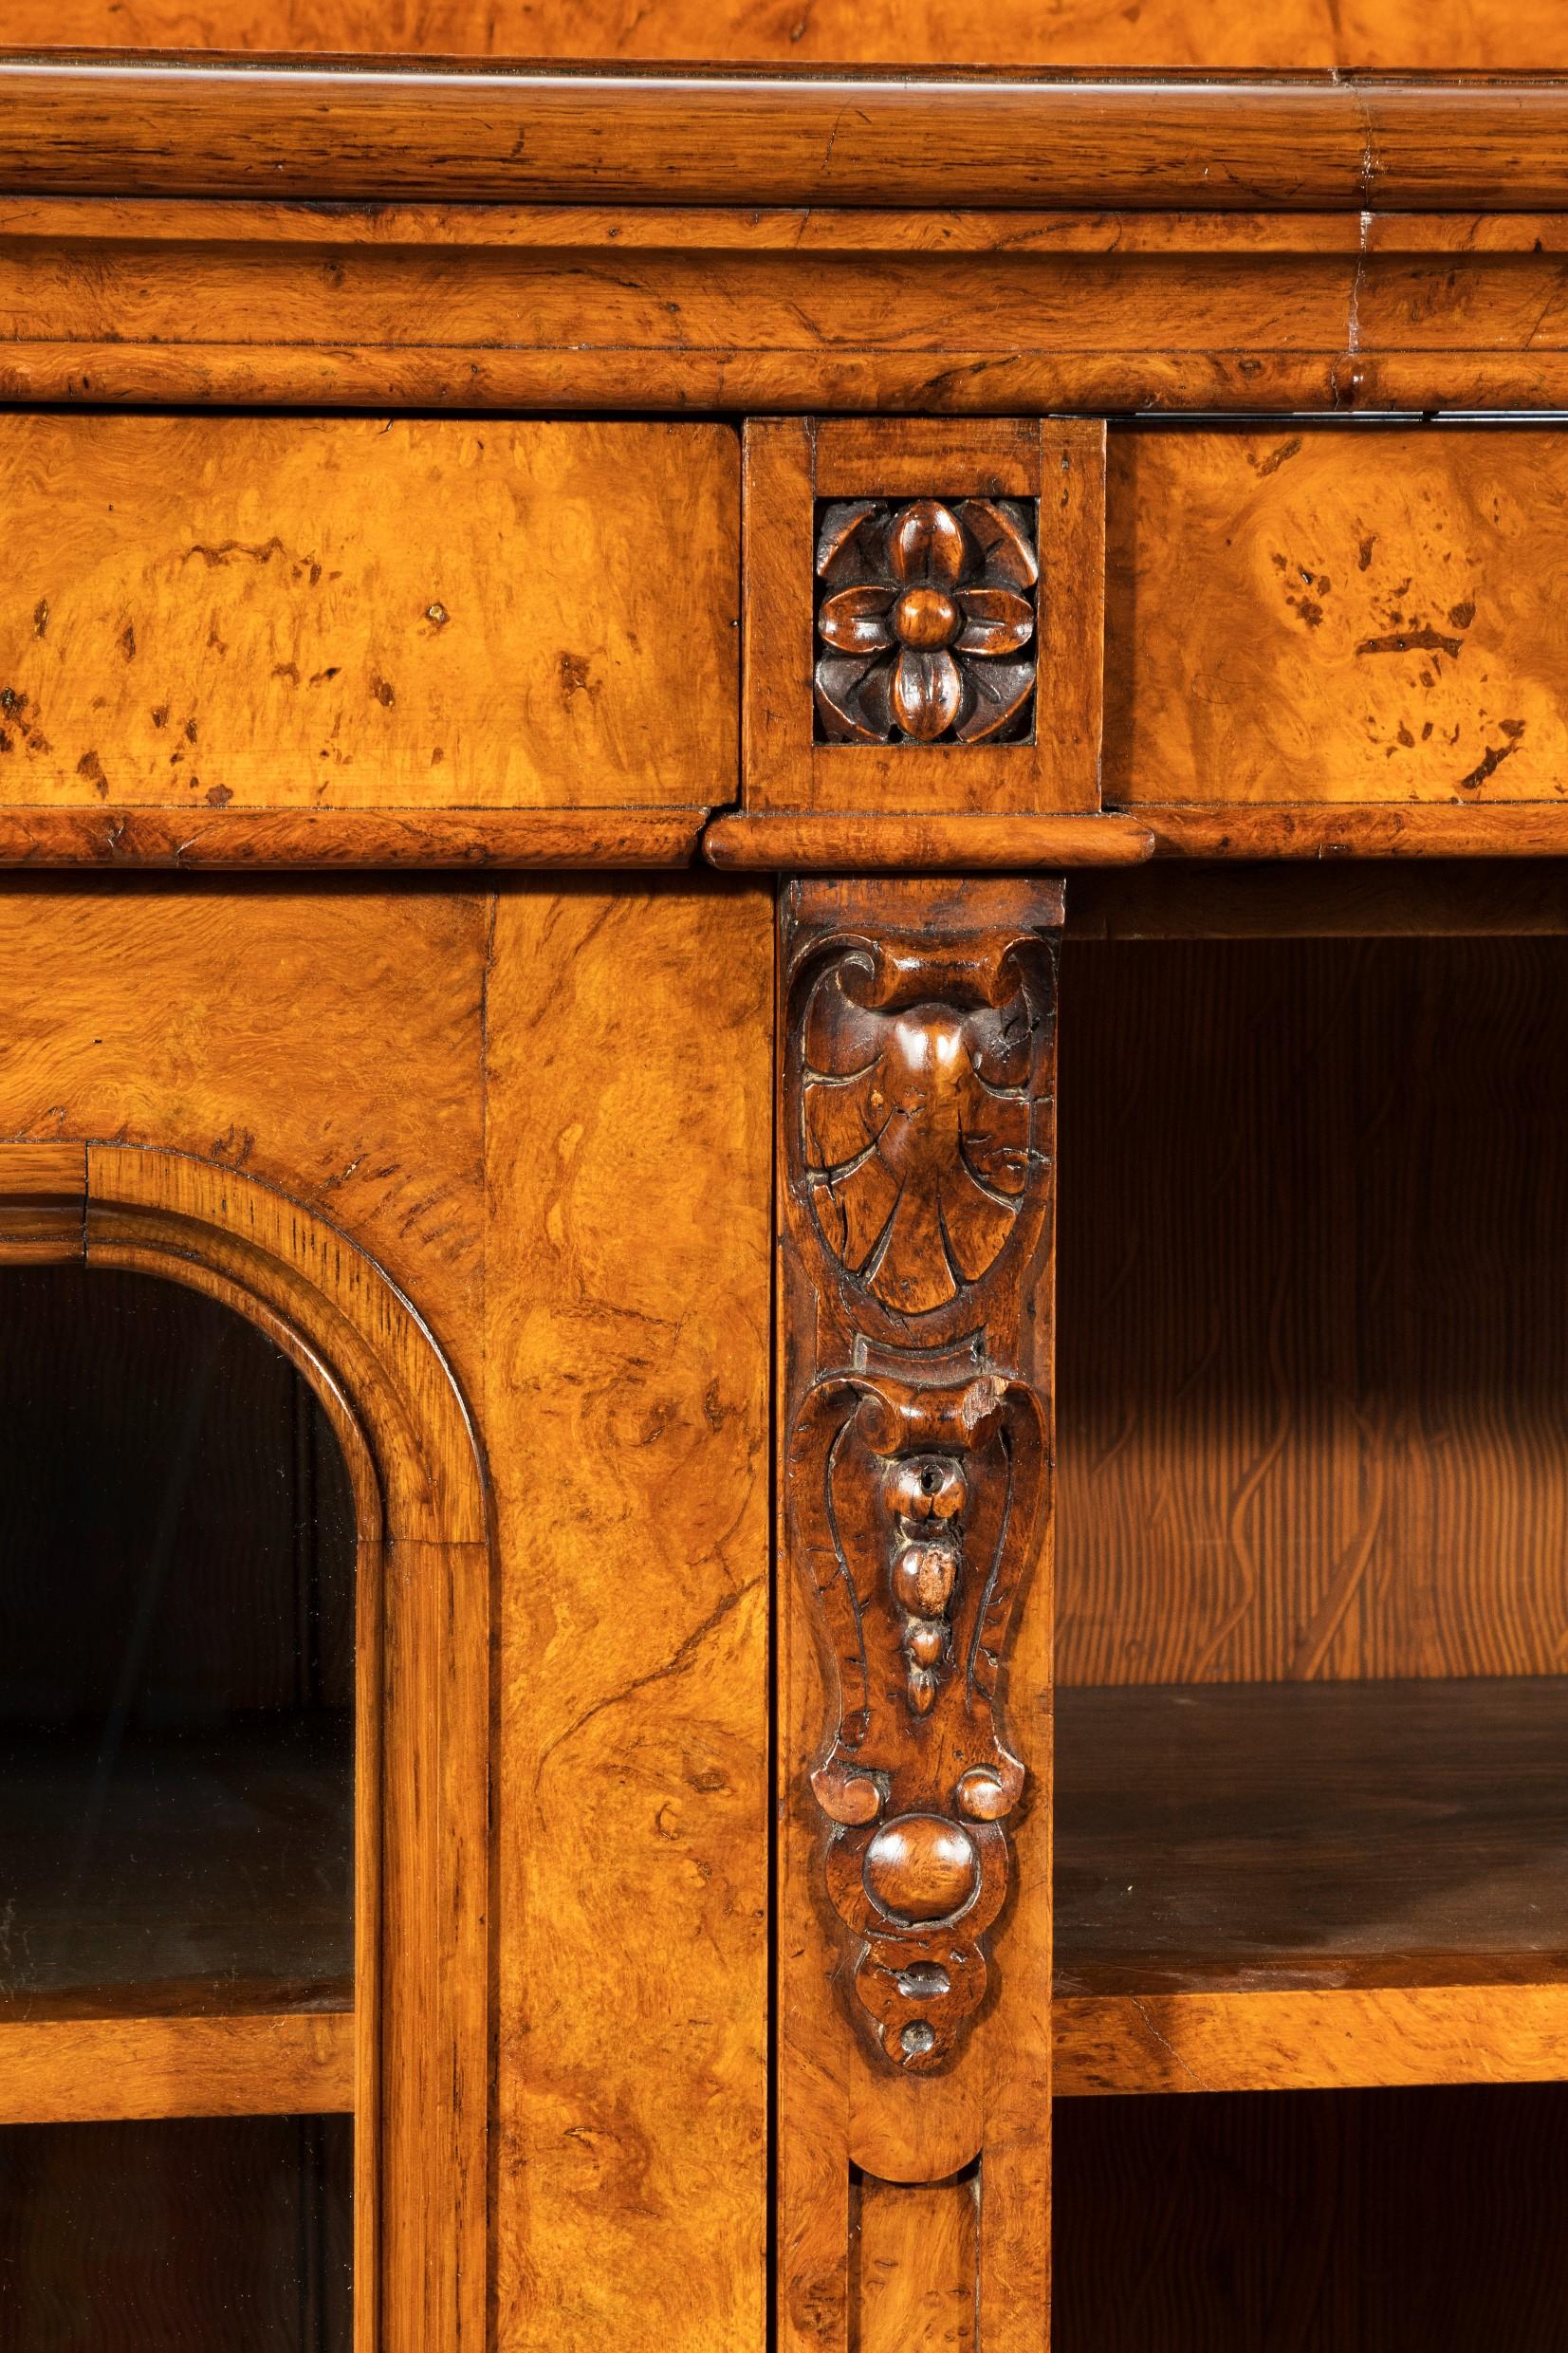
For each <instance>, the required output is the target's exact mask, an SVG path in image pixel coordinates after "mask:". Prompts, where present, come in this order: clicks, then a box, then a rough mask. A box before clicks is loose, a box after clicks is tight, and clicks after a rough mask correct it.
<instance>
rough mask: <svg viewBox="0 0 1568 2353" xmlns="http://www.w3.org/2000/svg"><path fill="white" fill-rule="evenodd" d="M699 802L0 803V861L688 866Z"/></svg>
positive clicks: (182, 868)
mask: <svg viewBox="0 0 1568 2353" xmlns="http://www.w3.org/2000/svg"><path fill="white" fill-rule="evenodd" d="M707 815H708V811H707V810H706V809H705V808H676V809H668V810H666V809H584V808H562V809H406V808H403V809H397V808H388V809H320V808H318V809H276V808H272V809H202V810H192V809H150V808H130V809H127V808H120V809H114V808H104V809H82V808H15V807H11V808H0V868H3V867H12V868H15V867H22V868H27V869H28V870H34V871H48V870H50V869H53V868H60V867H86V868H114V869H120V868H123V869H136V868H158V867H162V868H174V869H177V870H178V871H179V872H181V873H195V872H199V871H201V870H203V869H207V870H209V871H214V872H226V873H242V872H244V871H246V870H247V869H249V868H254V869H257V870H262V869H266V868H267V867H274V866H276V867H290V868H295V869H298V870H303V871H306V872H318V873H333V872H341V873H352V872H356V871H376V870H378V869H379V870H385V869H397V868H400V867H411V868H418V867H432V868H443V867H447V868H450V867H456V868H478V869H487V868H489V869H497V868H500V869H504V868H507V867H517V868H520V869H527V868H530V867H574V866H583V867H596V866H598V867H610V868H628V867H630V868H636V867H650V866H653V867H657V866H689V865H690V864H691V863H692V861H693V859H694V858H695V857H696V855H697V846H698V843H699V841H700V839H701V835H702V828H703V824H704V821H705V819H706V818H707Z"/></svg>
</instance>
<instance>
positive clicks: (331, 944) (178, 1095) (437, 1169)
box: [0, 877, 487, 1388]
mask: <svg viewBox="0 0 1568 2353" xmlns="http://www.w3.org/2000/svg"><path fill="white" fill-rule="evenodd" d="M486 929H487V926H486V911H485V908H484V905H483V902H482V901H481V900H479V899H474V898H470V897H467V896H465V895H463V894H461V893H452V894H447V893H441V892H434V891H421V890H417V889H415V890H404V891H401V892H397V891H388V890H387V889H385V888H382V889H377V888H376V887H374V886H373V885H356V884H353V883H344V884H342V885H338V886H318V887H316V888H314V889H313V888H311V887H309V886H308V885H306V886H299V887H295V888H293V889H289V888H287V887H286V886H277V885H273V884H268V883H266V882H261V883H249V884H245V883H235V884H224V883H221V882H219V881H217V880H206V881H197V880H186V881H185V882H183V883H182V884H181V885H180V886H179V887H178V888H177V889H176V888H175V887H174V885H172V884H171V883H168V882H165V881H163V880H157V879H154V880H148V881H145V882H136V881H129V880H128V881H126V882H122V883H120V884H118V885H117V886H115V887H113V888H109V889H106V888H105V887H104V886H103V885H102V884H101V883H100V884H98V885H96V886H95V885H94V884H93V883H92V882H90V881H85V882H84V881H73V880H69V879H67V878H65V877H60V878H55V879H53V880H31V881H28V880H25V879H23V878H12V879H10V880H8V881H6V882H0V973H4V976H5V977H4V983H3V990H4V1003H5V1014H6V1043H7V1053H6V1059H5V1064H4V1069H3V1073H0V1134H3V1135H7V1136H10V1137H14V1138H17V1139H28V1140H29V1141H37V1140H47V1139H53V1138H56V1137H61V1136H71V1135H75V1136H99V1137H116V1138H118V1139H120V1140H121V1141H122V1142H124V1143H125V1144H127V1145H131V1146H155V1147H161V1148H164V1149H170V1150H174V1151H178V1152H187V1153H190V1154H193V1155H194V1156H196V1157H197V1158H205V1159H208V1160H211V1161H212V1162H213V1163H215V1164H216V1165H217V1166H218V1167H219V1168H222V1167H230V1168H237V1169H241V1170H243V1171H244V1172H245V1173H246V1174H247V1175H249V1176H251V1177H260V1178H261V1179H262V1180H263V1182H264V1183H265V1184H267V1185H271V1186H276V1187H278V1188H279V1189H280V1190H282V1191H284V1192H286V1193H288V1194H290V1195H294V1196H295V1197H297V1198H299V1199H301V1200H304V1202H306V1203H307V1204H309V1205H311V1206H313V1207H314V1208H316V1209H317V1210H318V1211H319V1212H320V1213H321V1214H323V1215H324V1216H326V1217H328V1218H329V1219H330V1220H331V1222H332V1223H333V1224H334V1225H335V1226H338V1227H341V1229H343V1230H345V1231H346V1232H351V1233H352V1234H353V1236H354V1238H355V1239H356V1241H357V1242H359V1243H360V1244H361V1245H362V1247H363V1248H364V1249H365V1250H367V1251H369V1253H370V1254H371V1256H372V1257H374V1258H375V1259H376V1260H377V1262H378V1264H379V1265H381V1266H383V1267H384V1268H385V1269H386V1270H387V1272H388V1273H389V1274H391V1275H392V1276H393V1278H394V1279H395V1280H396V1281H397V1283H399V1284H400V1285H401V1286H402V1288H404V1289H405V1290H406V1291H408V1292H410V1293H411V1294H412V1295H414V1296H415V1297H417V1299H418V1302H419V1306H420V1310H421V1313H422V1314H423V1315H424V1316H425V1318H426V1319H427V1321H428V1323H429V1325H430V1326H431V1328H432V1329H433V1330H434V1332H435V1334H436V1335H437V1337H438V1338H439V1339H440V1340H441V1341H442V1343H445V1344H446V1345H447V1346H448V1347H449V1348H450V1349H451V1351H452V1356H453V1360H454V1362H456V1363H457V1365H458V1368H459V1373H460V1377H461V1378H462V1379H463V1380H464V1381H465V1385H467V1386H469V1387H470V1388H473V1387H476V1386H477V1381H476V1379H474V1378H473V1376H475V1375H476V1374H477V1370H478V1364H479V1348H478V1344H477V1340H476V1327H477V1323H478V1317H479V1311H480V1303H481V1300H482V1296H483V1251H484V1233H483V1215H482V1205H481V1203H480V1201H479V1199H478V1198H477V1195H476V1191H475V1187H476V1183H477V1179H478V1172H479V1170H480V1168H481V1165H482V1157H483V1155H482V1140H481V1139H482V1133H483V1115H482V1104H481V1101H480V1097H479V1093H478V1089H477V1087H476V1086H475V1084H474V1083H473V1079H474V1073H475V1071H476V1070H477V1068H478V1066H479V1052H480V1049H479V1038H480V1028H481V1022H482V1017H483V993H484V958H485V941H486ZM394 1073H395V1074H396V1083H395V1084H394V1083H392V1074H394Z"/></svg>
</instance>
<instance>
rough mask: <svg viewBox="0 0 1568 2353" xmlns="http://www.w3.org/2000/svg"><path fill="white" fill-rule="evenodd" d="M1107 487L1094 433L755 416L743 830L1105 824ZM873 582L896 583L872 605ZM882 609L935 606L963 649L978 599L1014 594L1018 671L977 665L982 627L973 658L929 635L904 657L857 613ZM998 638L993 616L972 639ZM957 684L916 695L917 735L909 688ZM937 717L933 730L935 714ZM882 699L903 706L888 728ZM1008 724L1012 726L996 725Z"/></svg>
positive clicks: (1052, 421)
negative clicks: (1099, 813) (859, 573)
mask: <svg viewBox="0 0 1568 2353" xmlns="http://www.w3.org/2000/svg"><path fill="white" fill-rule="evenodd" d="M1104 472H1105V429H1104V427H1103V426H1102V425H1101V424H1099V423H1098V422H1097V421H1085V420H1082V419H1059V418H1045V419H1041V420H1028V421H1027V422H1024V421H1021V420H1019V419H1017V418H997V419H992V420H988V421H987V423H985V424H978V425H972V426H969V427H968V428H966V429H965V430H964V432H963V433H961V434H955V433H954V432H953V430H952V429H951V427H950V426H947V425H945V424H941V423H936V422H933V421H932V420H929V419H926V418H918V419H910V420H908V421H903V420H898V419H893V418H883V419H875V418H853V419H847V420H840V419H838V418H833V417H821V418H818V417H801V418H795V417H787V418H786V417H769V418H755V417H754V418H751V419H749V420H748V421H747V426H746V432H745V495H744V529H745V557H744V569H745V609H744V617H743V641H744V644H743V662H744V713H743V731H742V750H741V768H742V798H743V802H744V804H745V807H746V809H747V813H748V814H749V813H752V812H758V811H774V810H779V809H801V810H808V811H810V812H811V813H812V814H813V815H821V813H822V812H824V811H826V810H833V811H835V812H836V813H843V814H852V815H856V816H859V815H861V814H863V813H865V812H868V811H883V810H886V811H890V812H895V813H898V814H905V813H909V812H918V813H919V814H920V815H922V816H925V817H930V816H932V815H934V816H937V817H939V818H940V817H945V816H949V815H951V814H955V813H957V812H960V811H962V812H965V813H968V812H971V811H972V812H975V813H977V814H985V815H993V816H994V815H997V814H1000V813H1001V812H1003V811H1018V812H1021V813H1029V814H1034V813H1036V812H1039V811H1042V810H1051V811H1055V810H1079V809H1093V808H1095V807H1097V806H1098V799H1099V792H1098V776H1099V740H1100V699H1101V664H1100V626H1099V618H1098V616H1099V610H1100V602H1101V597H1102V588H1103V581H1104V568H1105V565H1104V519H1103V517H1104ZM922 491H923V493H924V495H923V496H922V495H919V494H917V493H920V492H922ZM890 492H891V494H892V495H891V499H890V498H889V496H888V493H890ZM944 500H948V501H950V502H951V505H950V507H949V506H947V505H944V504H942V502H943V501H944ZM874 508H876V510H877V511H878V512H880V511H881V510H883V508H885V510H886V511H885V513H884V514H883V528H881V530H880V532H879V534H878V536H877V539H876V545H874V546H869V545H868V546H867V547H865V548H863V549H858V547H857V544H856V542H857V519H859V521H860V522H861V523H864V522H867V521H869V520H870V518H871V512H872V510H873V509H874ZM966 518H967V520H966ZM890 530H891V531H894V532H895V533H896V532H900V531H902V532H905V533H907V534H909V535H910V537H909V546H908V547H907V548H905V547H897V548H895V547H890V546H889V544H888V534H889V531H890ZM846 534H847V537H846ZM840 543H843V544H842V545H840ZM992 549H994V550H997V551H999V552H996V553H994V554H988V553H987V550H992ZM867 565H869V566H870V574H871V575H875V576H876V580H879V581H880V585H877V584H875V582H874V584H872V585H871V587H870V588H869V590H867V589H866V588H865V585H864V584H863V583H862V586H861V587H859V588H858V587H857V586H856V585H855V584H854V577H853V576H854V575H855V574H856V570H857V566H859V567H860V569H861V570H864V569H865V567H866V566H867ZM846 566H847V569H846ZM814 569H815V572H816V575H817V577H816V578H815V580H814V578H813V571H814ZM840 574H842V577H840ZM884 574H885V576H886V577H885V579H882V578H881V576H882V575H884ZM905 574H907V575H908V577H907V579H906V578H904V577H903V575H905ZM1004 574H1005V575H1007V577H1008V578H1010V579H1011V580H1012V582H1013V585H1012V586H1011V587H1009V586H1007V585H1006V584H1005V580H1004ZM828 575H831V577H829V576H828ZM939 576H940V577H939ZM943 583H945V584H946V586H944V585H943ZM965 583H968V587H966V586H965V585H964V584H965ZM987 583H991V584H992V585H989V586H987V585H986V584H987ZM948 588H950V589H951V591H952V598H951V599H949V598H948V596H947V589H948ZM900 589H901V590H902V591H903V594H902V595H899V596H897V601H896V602H894V597H895V593H896V592H897V591H898V590H900ZM868 593H869V595H870V597H871V599H872V601H873V602H877V601H878V600H879V601H880V603H881V604H885V605H886V606H887V607H888V610H889V613H890V614H893V615H896V614H897V613H900V612H902V611H903V610H904V607H905V605H906V603H908V602H909V600H910V598H911V597H913V599H914V600H915V602H919V601H920V600H921V599H922V598H923V597H924V598H927V599H928V602H929V600H930V599H932V598H934V599H936V600H938V601H939V602H940V603H941V605H942V607H943V609H944V610H947V609H949V608H950V620H951V621H952V624H953V631H952V632H950V633H949V634H950V635H952V634H953V633H955V632H956V631H957V629H958V624H959V622H960V621H968V615H967V613H966V612H965V611H964V610H963V609H962V600H963V598H964V597H965V596H966V595H968V596H969V597H970V598H971V599H972V598H974V597H975V596H977V595H978V596H979V597H980V598H982V599H983V600H984V601H985V602H987V605H990V604H994V602H995V600H996V598H997V597H998V596H999V595H1000V596H1001V597H1003V598H1004V599H1006V600H1008V601H1009V602H1008V607H1007V613H1008V618H1007V621H1006V623H1005V633H1006V634H1008V635H1009V636H1011V637H1012V638H1014V639H1016V643H1015V644H1014V645H1013V646H1012V647H1011V649H1010V650H1011V653H1012V654H1013V655H1015V656H1016V657H1017V659H1016V660H1014V659H1009V658H1006V657H1005V655H1004V654H1003V653H1000V652H999V653H998V654H997V655H996V656H994V657H993V656H991V655H986V656H980V655H978V654H976V655H973V656H969V655H967V654H965V653H964V651H963V646H964V638H965V637H968V636H970V635H971V632H970V629H969V628H968V626H966V628H965V629H964V631H963V633H962V634H961V635H957V636H956V639H955V641H956V643H957V646H958V648H959V652H958V654H957V656H955V655H954V654H952V653H950V652H949V650H948V645H947V643H946V642H944V643H942V644H941V645H940V646H937V645H936V644H935V640H934V639H933V642H932V647H930V648H927V647H923V646H916V645H914V644H913V643H910V644H906V643H904V642H903V641H902V640H901V639H899V638H898V637H897V634H896V630H895V627H894V625H893V622H892V621H891V620H889V619H885V618H884V616H883V614H882V613H881V611H880V609H879V610H878V611H877V612H876V614H872V613H871V612H870V611H869V610H867V611H865V612H859V611H858V610H857V609H856V608H857V604H859V605H864V604H865V603H866V597H867V594H868ZM846 598H847V599H848V600H849V602H848V604H847V605H846V603H845V602H844V600H845V599H846ZM997 610H998V612H1000V610H1001V608H1000V607H998V608H997ZM944 626H945V624H944ZM992 627H996V628H999V629H1000V628H1003V627H1004V624H1003V623H1002V622H1001V621H999V620H994V619H993V620H992V621H987V620H986V619H985V617H984V616H983V615H981V614H980V613H979V612H978V611H977V613H976V615H975V617H974V634H977V635H978V636H979V637H980V638H981V639H983V640H984V641H985V642H987V643H988V642H989V641H990V640H989V637H988V635H987V632H988V630H989V629H990V628H992ZM824 629H825V630H826V631H827V632H829V633H830V634H827V635H824ZM835 635H836V636H837V638H838V639H839V643H837V644H836V643H835V642H834V637H835ZM862 638H864V639H865V640H866V642H865V643H864V644H863V645H862V644H861V643H860V639H862ZM873 639H875V640H876V641H875V642H873ZM883 639H885V640H886V642H885V643H884V642H883ZM961 664H962V666H961ZM944 668H945V671H946V677H947V684H948V687H949V688H950V694H951V698H952V700H951V708H950V709H948V710H946V711H942V710H937V709H936V708H935V707H934V703H932V702H931V698H930V697H926V696H923V695H922V694H920V693H916V694H915V695H913V700H912V701H911V702H910V703H909V704H908V705H907V706H906V708H905V712H904V718H905V721H906V722H907V724H904V725H899V724H897V723H896V722H895V718H894V716H893V710H894V705H895V702H896V699H897V697H898V696H899V695H900V694H901V693H902V692H903V682H904V681H905V680H906V679H911V680H913V679H918V677H919V676H921V674H922V671H925V672H929V673H930V674H931V675H932V678H935V677H937V676H940V675H941V669H944ZM1024 671H1026V672H1027V674H1028V675H1027V676H1022V675H1021V674H1022V673H1024ZM928 703H929V704H930V710H929V718H930V721H931V724H928V722H927V718H926V717H922V716H921V711H922V710H924V709H926V707H927V705H928ZM877 704H885V705H886V709H885V711H882V712H881V713H880V714H879V715H878V714H877V713H876V712H874V705H877ZM1009 716H1010V717H1011V718H1012V719H1014V720H1015V721H1016V724H1015V725H1014V726H1012V727H1011V728H1008V727H1007V726H1005V725H1002V724H994V725H993V724H992V723H993V722H1001V721H1003V720H1005V719H1007V718H1008V717H1009ZM883 718H885V719H886V725H885V726H884V725H883V724H882V719H883ZM967 729H972V730H973V739H972V740H965V732H966V730H967ZM1013 737H1016V738H1017V739H1016V740H1012V739H1011V738H1013Z"/></svg>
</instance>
